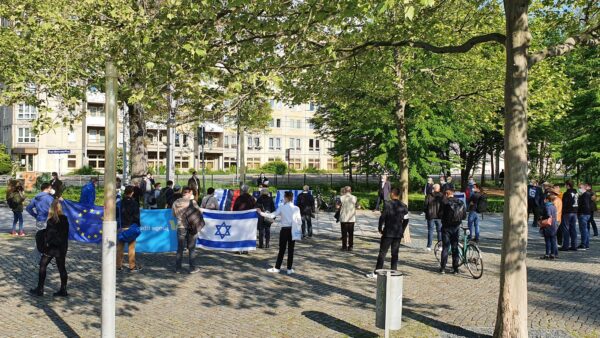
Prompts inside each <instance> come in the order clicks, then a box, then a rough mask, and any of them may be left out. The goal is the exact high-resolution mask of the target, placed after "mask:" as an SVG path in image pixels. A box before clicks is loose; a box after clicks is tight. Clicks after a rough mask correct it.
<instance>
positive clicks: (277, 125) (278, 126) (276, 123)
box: [275, 119, 281, 128]
mask: <svg viewBox="0 0 600 338" xmlns="http://www.w3.org/2000/svg"><path fill="white" fill-rule="evenodd" d="M275 126H276V127H277V128H281V119H276V120H275Z"/></svg>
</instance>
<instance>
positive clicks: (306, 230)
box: [297, 185, 315, 238]
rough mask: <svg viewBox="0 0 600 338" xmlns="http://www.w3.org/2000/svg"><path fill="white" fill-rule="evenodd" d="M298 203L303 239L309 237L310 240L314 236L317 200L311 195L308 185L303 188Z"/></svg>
mask: <svg viewBox="0 0 600 338" xmlns="http://www.w3.org/2000/svg"><path fill="white" fill-rule="evenodd" d="M297 201H298V202H297V203H298V208H300V215H301V216H302V237H303V238H304V237H306V236H308V238H311V237H312V235H313V231H312V218H313V217H314V214H315V199H314V198H313V196H312V195H311V193H310V191H309V187H308V185H305V186H304V187H302V193H300V195H298V199H297Z"/></svg>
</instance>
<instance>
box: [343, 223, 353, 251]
mask: <svg viewBox="0 0 600 338" xmlns="http://www.w3.org/2000/svg"><path fill="white" fill-rule="evenodd" d="M341 227H342V248H351V247H352V246H354V222H352V223H345V222H342V223H341Z"/></svg>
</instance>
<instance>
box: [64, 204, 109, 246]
mask: <svg viewBox="0 0 600 338" xmlns="http://www.w3.org/2000/svg"><path fill="white" fill-rule="evenodd" d="M62 208H63V213H64V214H65V216H67V218H68V219H69V240H72V241H78V242H83V243H95V244H97V243H101V242H102V221H103V219H104V208H102V207H100V206H93V207H90V206H87V205H81V204H79V203H76V202H73V201H69V200H64V201H62Z"/></svg>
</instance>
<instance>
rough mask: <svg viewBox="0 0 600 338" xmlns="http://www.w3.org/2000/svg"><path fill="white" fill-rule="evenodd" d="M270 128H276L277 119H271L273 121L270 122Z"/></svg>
mask: <svg viewBox="0 0 600 338" xmlns="http://www.w3.org/2000/svg"><path fill="white" fill-rule="evenodd" d="M269 127H270V128H273V127H275V119H271V120H270V121H269Z"/></svg>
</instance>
